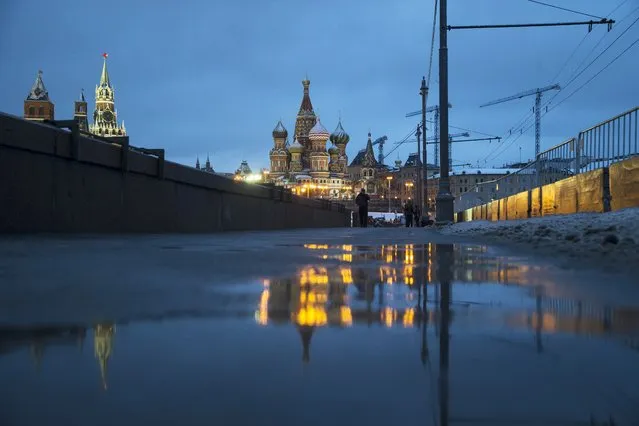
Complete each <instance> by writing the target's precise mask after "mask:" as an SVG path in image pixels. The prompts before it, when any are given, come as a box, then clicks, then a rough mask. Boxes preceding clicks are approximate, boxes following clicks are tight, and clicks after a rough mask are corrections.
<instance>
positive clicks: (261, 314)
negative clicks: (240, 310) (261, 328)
mask: <svg viewBox="0 0 639 426" xmlns="http://www.w3.org/2000/svg"><path fill="white" fill-rule="evenodd" d="M269 297H270V292H269V291H268V290H264V291H262V295H261V296H260V305H259V308H258V310H257V312H255V321H256V322H257V323H258V324H259V325H266V324H267V323H268V299H269Z"/></svg>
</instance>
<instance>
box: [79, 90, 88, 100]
mask: <svg viewBox="0 0 639 426" xmlns="http://www.w3.org/2000/svg"><path fill="white" fill-rule="evenodd" d="M80 100H81V101H82V102H86V101H87V100H86V99H84V89H81V90H80Z"/></svg>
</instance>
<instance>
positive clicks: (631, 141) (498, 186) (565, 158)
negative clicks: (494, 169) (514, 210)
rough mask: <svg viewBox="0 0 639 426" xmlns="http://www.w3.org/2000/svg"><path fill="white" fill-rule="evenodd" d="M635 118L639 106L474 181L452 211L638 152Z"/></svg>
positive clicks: (531, 187)
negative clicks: (507, 169) (521, 162)
mask: <svg viewBox="0 0 639 426" xmlns="http://www.w3.org/2000/svg"><path fill="white" fill-rule="evenodd" d="M637 121H639V107H635V108H633V109H631V110H629V111H626V112H624V113H622V114H619V115H617V116H615V117H613V118H611V119H609V120H606V121H603V122H601V123H599V124H596V125H595V126H592V127H590V128H588V129H586V130H583V131H581V132H579V135H578V136H577V137H576V138H570V139H568V140H567V141H565V142H562V143H560V144H559V145H556V146H554V147H552V148H550V149H547V150H546V151H544V152H541V153H540V154H539V155H538V156H537V158H536V159H535V161H532V162H530V163H528V164H527V165H526V166H524V167H523V168H521V169H519V170H517V171H516V172H513V173H507V174H505V175H504V176H503V177H500V178H499V179H495V180H492V181H488V182H483V183H479V184H477V185H476V186H475V187H473V188H472V189H471V191H469V192H467V193H464V194H462V195H461V196H459V197H457V199H456V200H455V202H456V206H455V210H456V211H462V210H466V209H469V208H471V207H475V206H478V205H481V204H484V203H487V202H490V201H491V200H498V199H501V198H505V197H508V196H510V195H513V194H516V193H518V192H522V191H527V190H531V189H533V188H536V187H538V186H543V185H548V184H550V183H554V182H557V181H558V180H562V179H565V178H567V177H570V176H575V175H578V174H580V173H585V172H589V171H592V170H597V169H601V168H603V167H609V166H610V165H611V164H613V163H616V162H619V161H623V160H625V159H628V158H630V157H632V156H634V155H639V125H638V123H637Z"/></svg>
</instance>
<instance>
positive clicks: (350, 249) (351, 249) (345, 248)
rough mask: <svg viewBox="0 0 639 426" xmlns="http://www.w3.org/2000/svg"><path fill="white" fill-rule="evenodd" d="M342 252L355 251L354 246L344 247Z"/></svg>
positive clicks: (346, 245) (347, 245)
mask: <svg viewBox="0 0 639 426" xmlns="http://www.w3.org/2000/svg"><path fill="white" fill-rule="evenodd" d="M342 250H344V251H353V246H352V245H350V244H345V245H343V246H342Z"/></svg>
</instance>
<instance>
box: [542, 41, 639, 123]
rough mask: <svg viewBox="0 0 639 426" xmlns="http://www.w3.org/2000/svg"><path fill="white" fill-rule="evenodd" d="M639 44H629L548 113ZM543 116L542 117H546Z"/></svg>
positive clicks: (634, 42) (635, 42)
mask: <svg viewBox="0 0 639 426" xmlns="http://www.w3.org/2000/svg"><path fill="white" fill-rule="evenodd" d="M637 43H639V38H638V39H636V40H635V41H633V42H632V44H630V46H628V47H627V48H626V49H624V50H623V51H622V52H621V53H620V54H618V55H617V56H615V58H614V59H613V60H611V61H610V62H608V64H606V66H605V67H603V68H602V69H600V70H599V72H597V74H595V75H593V76H592V77H590V78H589V79H588V80H587V81H586V82H585V83H584V84H582V85H581V86H579V87H578V88H577V89H575V90H574V91H573V92H571V93H570V95H568V96H567V97H565V98H564V99H562V100H561V101H560V102H558V103H557V104H556V105H555V106H554V107H552V108H551V109H550V110H549V111H548V112H550V111H552V110H553V109H555V108H557V107H558V106H559V105H561V104H562V103H564V102H566V101H567V100H568V99H570V98H571V97H572V96H573V95H574V94H575V93H577V92H578V91H580V90H581V89H583V88H584V86H586V85H587V84H588V83H590V82H591V81H592V80H594V79H595V78H596V77H597V76H598V75H599V74H601V73H602V72H604V71H605V70H606V68H608V67H609V66H610V65H612V64H613V63H615V62H616V61H617V59H619V58H621V57H622V56H623V55H624V54H625V53H626V52H627V51H629V50H630V49H631V48H632V47H633V46H634V45H635V44H637ZM546 114H547V113H546ZM546 114H544V115H546Z"/></svg>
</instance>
